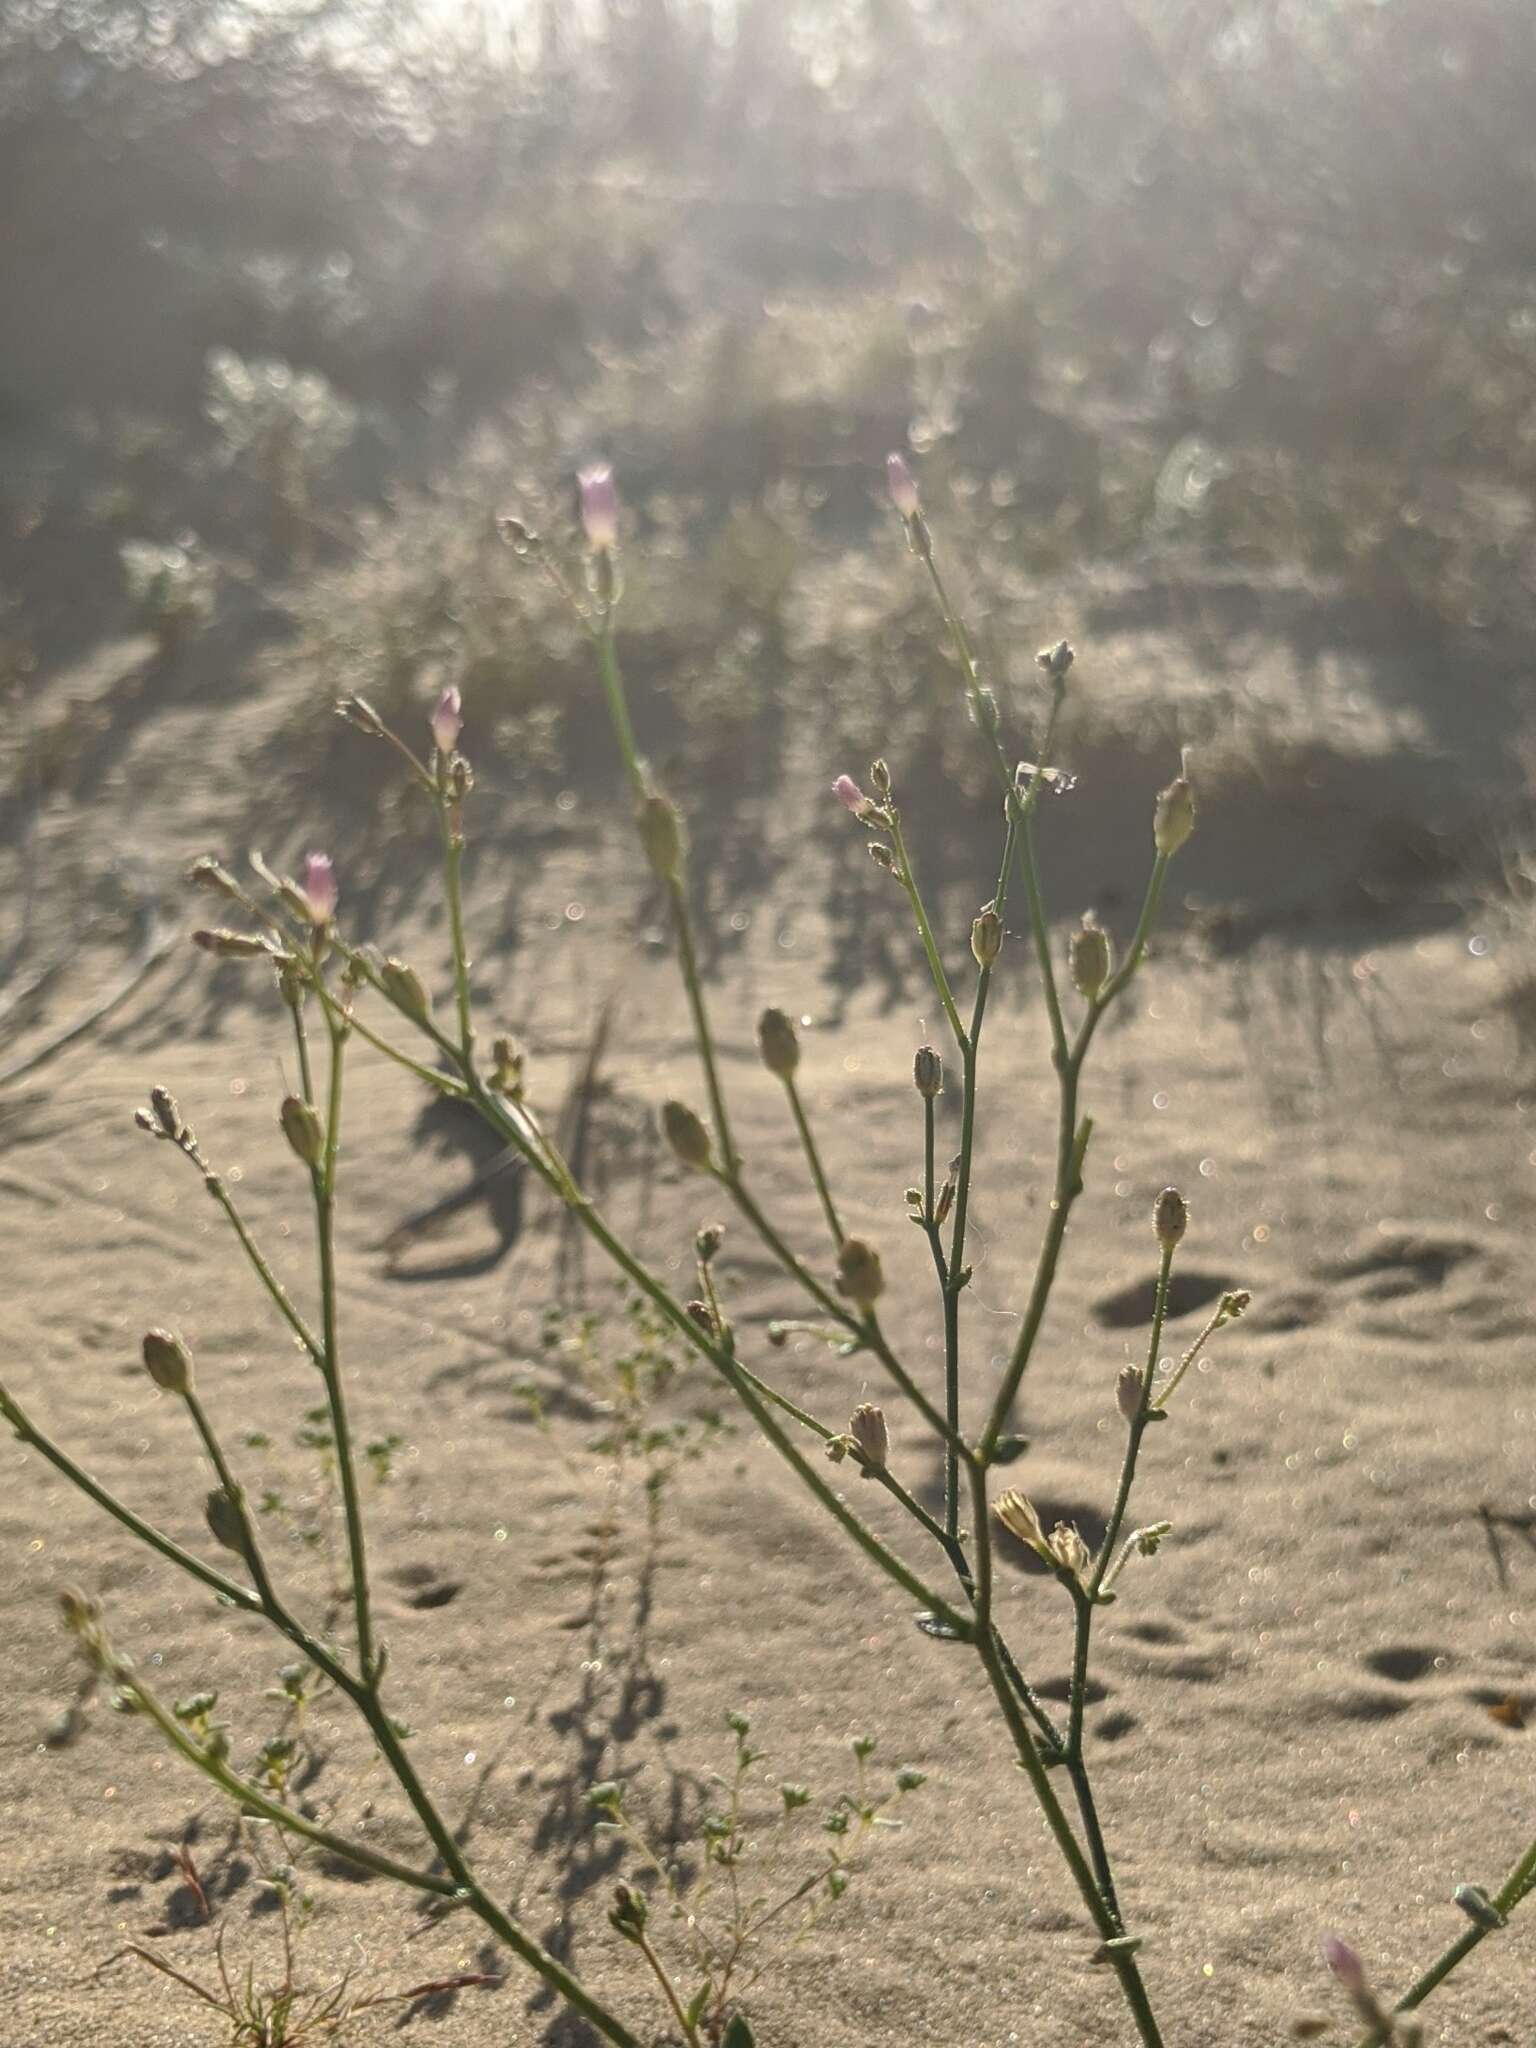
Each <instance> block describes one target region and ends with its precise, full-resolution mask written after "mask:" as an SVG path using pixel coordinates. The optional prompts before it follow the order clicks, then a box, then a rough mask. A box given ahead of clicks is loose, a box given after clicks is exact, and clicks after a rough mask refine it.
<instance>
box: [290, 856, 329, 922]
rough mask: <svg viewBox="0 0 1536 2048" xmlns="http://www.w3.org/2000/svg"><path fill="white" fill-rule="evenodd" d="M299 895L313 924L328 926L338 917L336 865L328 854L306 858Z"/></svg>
mask: <svg viewBox="0 0 1536 2048" xmlns="http://www.w3.org/2000/svg"><path fill="white" fill-rule="evenodd" d="M299 893H300V895H301V896H302V897H303V899H304V907H305V910H306V911H307V913H308V915H309V920H310V922H311V923H312V924H317V925H327V924H329V923H330V921H331V919H332V918H333V917H334V916H335V915H336V902H337V895H338V892H337V888H336V864H335V862H334V861H333V860H332V859H331V857H330V855H329V854H328V853H307V854H305V856H304V879H303V881H302V882H300V884H299Z"/></svg>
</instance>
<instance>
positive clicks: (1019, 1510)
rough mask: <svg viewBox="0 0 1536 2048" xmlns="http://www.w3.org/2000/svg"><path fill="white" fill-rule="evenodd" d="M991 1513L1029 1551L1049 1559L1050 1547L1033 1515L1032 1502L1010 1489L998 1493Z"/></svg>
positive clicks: (1012, 1488) (1026, 1496) (1041, 1527)
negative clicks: (1025, 1545)
mask: <svg viewBox="0 0 1536 2048" xmlns="http://www.w3.org/2000/svg"><path fill="white" fill-rule="evenodd" d="M992 1512H993V1514H994V1515H996V1517H997V1519H998V1520H999V1521H1000V1522H1001V1523H1002V1525H1003V1527H1004V1528H1005V1529H1006V1530H1007V1531H1008V1533H1009V1535H1010V1536H1017V1537H1018V1539H1019V1541H1020V1542H1021V1543H1027V1544H1028V1545H1029V1547H1030V1549H1031V1550H1033V1551H1035V1552H1037V1553H1038V1554H1039V1555H1040V1556H1041V1557H1043V1558H1046V1559H1049V1558H1050V1555H1051V1549H1050V1545H1049V1544H1048V1543H1047V1542H1046V1540H1045V1529H1044V1527H1043V1526H1042V1524H1041V1521H1040V1517H1039V1516H1038V1515H1037V1514H1036V1513H1035V1505H1034V1502H1033V1501H1032V1500H1031V1499H1030V1498H1029V1496H1028V1495H1027V1494H1025V1493H1021V1492H1020V1491H1019V1489H1018V1488H1017V1487H1016V1486H1015V1487H1010V1488H1009V1490H1008V1492H1007V1493H1000V1494H999V1495H998V1497H997V1499H996V1500H995V1501H994V1502H993V1504H992Z"/></svg>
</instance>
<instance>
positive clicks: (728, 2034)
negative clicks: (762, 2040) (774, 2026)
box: [720, 2013, 757, 2048]
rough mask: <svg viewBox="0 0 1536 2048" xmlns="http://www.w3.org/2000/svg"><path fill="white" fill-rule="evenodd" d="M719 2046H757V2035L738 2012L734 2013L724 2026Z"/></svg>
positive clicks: (724, 2047) (754, 2047)
mask: <svg viewBox="0 0 1536 2048" xmlns="http://www.w3.org/2000/svg"><path fill="white" fill-rule="evenodd" d="M720 2048H757V2037H756V2035H755V2034H754V2033H753V2032H752V2029H751V2028H750V2027H749V2026H748V2025H747V2022H746V2020H745V2019H744V2018H743V2017H742V2015H741V2014H740V2013H737V2014H735V2015H734V2017H733V2018H732V2020H731V2024H730V2025H729V2026H728V2027H727V2028H726V2030H725V2034H724V2036H723V2037H722V2039H721V2042H720Z"/></svg>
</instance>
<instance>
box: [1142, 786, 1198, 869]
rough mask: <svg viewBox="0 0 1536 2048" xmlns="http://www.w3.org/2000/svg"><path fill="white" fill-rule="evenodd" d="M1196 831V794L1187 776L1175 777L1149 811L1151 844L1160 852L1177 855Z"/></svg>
mask: <svg viewBox="0 0 1536 2048" xmlns="http://www.w3.org/2000/svg"><path fill="white" fill-rule="evenodd" d="M1194 829H1195V792H1194V790H1193V789H1192V787H1191V786H1190V781H1189V777H1188V776H1187V775H1176V776H1175V777H1174V778H1173V780H1172V782H1170V783H1169V785H1168V787H1167V788H1166V789H1164V790H1160V791H1159V792H1158V798H1157V804H1156V807H1155V808H1154V810H1153V812H1152V844H1153V845H1154V846H1155V847H1156V848H1157V850H1158V852H1159V853H1162V854H1172V853H1177V852H1178V850H1179V848H1180V847H1181V846H1182V845H1183V844H1184V842H1185V840H1186V839H1187V838H1188V837H1189V835H1190V833H1191V832H1193V831H1194Z"/></svg>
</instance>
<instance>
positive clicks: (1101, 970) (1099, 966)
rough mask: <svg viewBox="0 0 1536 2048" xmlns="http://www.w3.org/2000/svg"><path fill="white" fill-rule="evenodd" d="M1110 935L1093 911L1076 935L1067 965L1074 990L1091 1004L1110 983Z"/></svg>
mask: <svg viewBox="0 0 1536 2048" xmlns="http://www.w3.org/2000/svg"><path fill="white" fill-rule="evenodd" d="M1109 958H1110V956H1109V933H1108V932H1107V931H1105V929H1104V927H1103V926H1102V925H1101V924H1100V923H1099V922H1098V920H1097V918H1095V916H1094V914H1093V912H1092V911H1091V910H1090V911H1088V912H1087V913H1086V915H1085V916H1084V918H1083V921H1082V923H1081V924H1080V925H1079V926H1078V928H1077V930H1076V931H1075V932H1074V933H1073V934H1072V942H1071V946H1070V948H1069V950H1068V954H1067V961H1068V965H1069V966H1070V968H1071V970H1072V986H1073V987H1074V988H1075V989H1076V990H1077V992H1078V994H1079V995H1080V996H1084V997H1086V998H1087V999H1088V1001H1089V1002H1092V1000H1093V998H1094V997H1095V996H1096V995H1097V994H1098V992H1099V990H1100V989H1101V988H1102V987H1103V986H1104V984H1105V982H1106V981H1108V979H1109Z"/></svg>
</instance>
